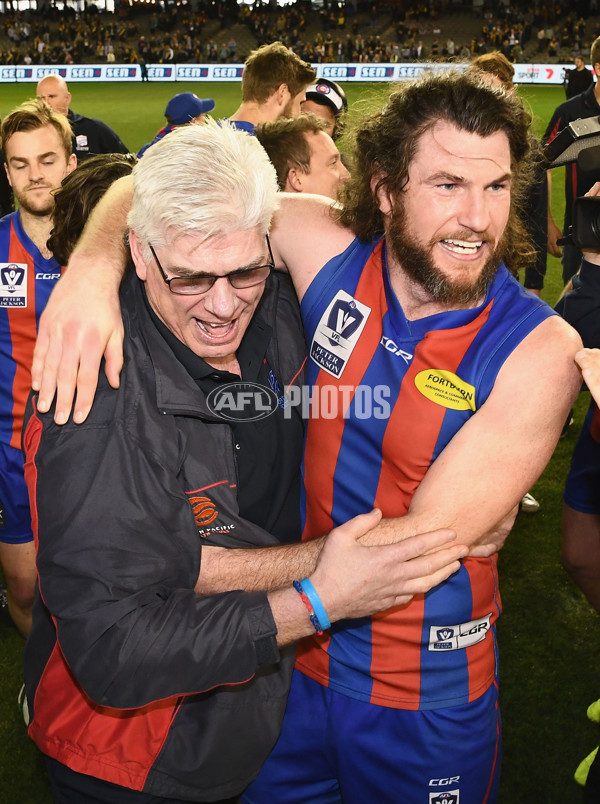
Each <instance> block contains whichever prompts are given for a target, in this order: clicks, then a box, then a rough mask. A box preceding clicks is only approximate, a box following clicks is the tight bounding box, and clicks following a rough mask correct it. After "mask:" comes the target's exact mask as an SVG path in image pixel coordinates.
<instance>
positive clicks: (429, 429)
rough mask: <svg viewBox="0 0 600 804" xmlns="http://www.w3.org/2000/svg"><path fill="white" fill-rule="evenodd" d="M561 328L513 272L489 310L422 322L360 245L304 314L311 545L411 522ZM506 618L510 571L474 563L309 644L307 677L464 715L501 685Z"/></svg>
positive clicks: (314, 290) (335, 262) (303, 663)
mask: <svg viewBox="0 0 600 804" xmlns="http://www.w3.org/2000/svg"><path fill="white" fill-rule="evenodd" d="M551 315H553V311H552V310H551V309H550V307H548V306H547V305H546V304H545V303H543V302H541V301H540V300H539V299H538V298H536V297H534V296H532V295H531V294H529V293H528V292H527V291H525V290H524V289H523V288H522V287H521V286H520V285H519V283H518V282H517V281H516V280H515V279H513V277H511V275H510V274H509V272H508V271H507V269H506V268H505V267H504V266H501V267H500V269H499V270H498V272H497V275H496V277H495V278H494V280H493V282H492V284H491V285H490V287H489V288H488V292H487V294H486V298H485V301H484V302H483V304H482V305H481V306H479V307H477V308H475V309H468V310H457V311H449V312H442V313H438V314H436V315H432V316H429V317H426V318H422V319H419V320H415V321H410V320H408V319H407V318H406V317H405V315H404V313H403V311H402V308H401V306H400V304H399V302H398V299H397V298H396V296H395V294H394V292H393V290H392V288H391V286H390V281H389V276H388V274H387V269H386V268H385V267H384V265H383V264H382V244H381V243H379V244H378V245H376V246H375V247H374V246H373V244H372V243H371V244H365V243H361V242H359V241H357V240H355V241H354V242H353V243H352V244H351V245H350V246H349V247H348V249H346V251H345V252H344V253H343V254H341V255H339V256H337V257H335V258H334V259H332V260H331V261H330V262H329V263H328V264H327V265H326V266H325V267H324V268H323V269H322V270H321V271H320V272H319V274H318V275H317V277H316V278H315V280H314V281H313V282H312V284H311V285H310V287H309V289H308V291H307V292H306V294H305V296H304V299H303V302H302V316H303V320H304V325H305V330H306V335H307V341H308V344H309V355H310V360H309V367H308V379H309V383H310V385H311V386H313V387H312V389H311V400H312V408H311V415H310V418H309V420H308V426H307V436H306V449H305V456H304V467H303V479H304V496H303V509H304V511H303V513H304V534H303V538H304V539H310V538H313V537H316V536H319V535H321V534H323V533H327V532H328V531H329V530H331V528H332V527H334V526H337V525H339V524H341V523H343V522H345V521H347V520H348V519H350V518H351V517H353V516H356V515H357V514H360V513H364V512H366V511H369V510H371V509H372V508H373V507H375V506H377V507H378V508H380V509H381V510H382V512H383V516H384V517H401V516H403V515H404V514H406V513H407V511H408V507H409V504H410V501H411V499H412V496H413V494H414V492H415V490H416V488H417V487H418V485H419V483H420V482H421V480H422V478H423V476H424V475H425V473H426V472H427V469H428V468H429V466H430V465H431V463H432V462H433V461H434V460H435V458H436V457H437V456H438V455H439V454H440V452H441V451H442V450H443V449H444V447H445V446H446V444H448V442H449V441H450V440H451V438H452V437H453V435H454V434H455V433H456V432H457V431H458V430H459V429H460V427H462V425H463V424H464V423H465V422H466V421H467V420H468V419H469V418H470V417H471V416H472V415H473V414H474V413H475V412H476V411H477V409H478V408H479V407H481V405H482V404H483V403H484V402H485V400H486V399H487V397H488V395H489V394H490V392H491V390H492V388H493V385H494V382H495V379H496V376H497V374H498V371H499V370H500V368H501V367H502V365H503V363H504V362H505V360H506V359H507V358H508V356H509V355H510V354H511V352H512V351H513V350H514V349H515V348H516V347H517V346H518V345H519V343H520V342H521V341H522V340H523V339H524V338H525V336H526V335H527V334H529V333H530V332H531V331H532V330H533V329H534V328H535V327H536V326H537V325H538V324H540V323H541V322H542V321H544V320H545V319H546V318H548V317H549V316H551ZM317 408H318V409H317ZM474 471H477V469H476V467H474ZM499 613H500V597H499V593H498V583H497V574H496V561H495V560H494V559H473V558H467V559H465V560H464V561H463V562H462V566H461V569H460V570H459V571H458V572H457V573H455V574H454V575H453V576H452V577H451V578H449V579H448V580H447V581H445V582H444V583H442V584H440V585H439V586H437V587H436V588H435V589H432V590H431V591H430V592H429V593H428V594H426V595H418V596H416V597H415V598H413V600H412V601H411V602H410V603H409V604H407V605H405V606H401V607H398V608H395V609H393V610H390V611H388V612H385V613H382V614H380V615H377V616H375V617H372V618H365V619H362V620H353V621H346V622H341V623H337V624H335V625H334V626H333V627H332V628H331V630H330V631H329V632H328V634H326V635H324V636H323V637H317V636H315V637H314V638H311V639H309V640H305V641H304V642H303V643H302V644H301V645H300V648H299V652H298V660H297V666H298V668H299V669H300V670H301V671H302V672H303V673H306V674H307V675H309V676H310V677H312V678H313V679H315V680H317V681H319V682H321V683H322V684H324V685H326V686H329V687H331V688H333V689H336V690H337V691H339V692H342V693H345V694H347V695H349V696H351V697H354V698H358V699H360V700H366V701H370V702H373V703H376V704H380V705H383V706H390V707H396V708H401V709H432V708H440V707H447V706H456V705H460V704H463V703H466V702H469V701H472V700H474V699H475V698H477V697H478V696H479V695H481V694H483V692H484V691H485V690H486V689H487V688H488V687H489V686H490V684H491V683H492V682H493V680H494V675H495V671H496V647H495V634H494V631H495V628H494V623H495V621H496V619H497V617H498V615H499Z"/></svg>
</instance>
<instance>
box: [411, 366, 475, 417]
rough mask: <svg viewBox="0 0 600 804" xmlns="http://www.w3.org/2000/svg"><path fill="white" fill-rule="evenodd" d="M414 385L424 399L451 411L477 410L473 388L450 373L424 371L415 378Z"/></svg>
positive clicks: (436, 370)
mask: <svg viewBox="0 0 600 804" xmlns="http://www.w3.org/2000/svg"><path fill="white" fill-rule="evenodd" d="M415 385H416V386H417V388H418V389H419V391H420V392H421V393H422V394H423V396H424V397H426V398H427V399H429V400H431V401H432V402H435V404H436V405H441V406H442V407H444V408H451V409H452V410H477V406H476V405H475V386H473V385H469V383H468V382H465V381H464V380H461V378H460V377H459V376H458V375H457V374H454V373H453V372H452V371H446V370H445V369H425V371H420V372H419V373H418V374H417V376H416V377H415Z"/></svg>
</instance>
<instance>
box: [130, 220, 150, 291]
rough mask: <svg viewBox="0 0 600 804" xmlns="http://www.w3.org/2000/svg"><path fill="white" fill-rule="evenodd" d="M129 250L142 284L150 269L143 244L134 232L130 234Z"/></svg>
mask: <svg viewBox="0 0 600 804" xmlns="http://www.w3.org/2000/svg"><path fill="white" fill-rule="evenodd" d="M129 248H130V249H131V257H132V259H133V264H134V265H135V272H136V274H137V275H138V277H139V278H140V279H141V280H142V282H145V281H146V277H147V274H148V267H147V266H146V260H145V259H144V255H143V250H142V244H141V241H140V239H139V237H138V236H137V235H136V233H135V232H134V231H132V230H130V232H129Z"/></svg>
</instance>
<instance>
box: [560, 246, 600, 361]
mask: <svg viewBox="0 0 600 804" xmlns="http://www.w3.org/2000/svg"><path fill="white" fill-rule="evenodd" d="M554 309H555V310H556V312H557V313H558V314H559V315H561V316H562V317H563V318H564V319H565V321H567V322H568V323H569V324H570V325H571V326H572V327H573V328H574V329H576V330H577V332H578V333H579V335H580V336H581V340H582V341H583V345H584V346H586V347H588V348H590V349H592V348H595V349H599V348H600V265H593V264H592V263H591V262H587V260H582V263H581V269H580V271H579V273H577V274H575V276H574V277H573V290H570V291H569V292H568V293H565V295H564V296H563V297H562V299H560V301H559V302H558V303H557V305H556V307H555V308H554Z"/></svg>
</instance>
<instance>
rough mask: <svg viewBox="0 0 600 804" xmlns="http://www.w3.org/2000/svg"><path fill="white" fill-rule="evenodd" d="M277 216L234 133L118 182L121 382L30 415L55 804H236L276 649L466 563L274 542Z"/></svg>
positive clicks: (439, 555)
mask: <svg viewBox="0 0 600 804" xmlns="http://www.w3.org/2000/svg"><path fill="white" fill-rule="evenodd" d="M277 199H278V193H277V183H276V178H275V171H274V169H273V167H272V165H271V164H270V162H269V161H268V158H267V155H266V153H265V152H264V150H263V149H262V147H261V146H260V144H259V143H258V142H257V140H256V139H255V138H254V137H248V136H247V135H246V134H244V133H243V132H238V131H235V130H234V129H233V127H230V126H227V125H224V126H223V127H222V128H220V127H219V126H218V125H217V124H216V123H214V122H212V121H211V122H209V124H208V125H206V126H184V127H182V128H181V129H178V130H177V131H175V132H173V133H172V134H170V135H169V136H168V137H166V138H165V139H163V140H162V141H161V142H159V143H157V144H156V145H155V146H153V147H152V148H151V149H150V150H149V151H148V153H147V154H146V155H145V157H144V159H143V160H141V161H140V162H139V163H138V165H136V167H135V169H134V181H133V204H132V207H131V211H130V214H129V241H130V246H131V255H132V258H133V262H134V265H135V271H129V274H128V277H127V279H126V280H125V283H124V286H123V289H122V293H121V303H122V306H123V313H124V327H125V342H124V348H125V365H124V369H123V373H122V375H121V380H120V385H119V388H118V390H116V391H115V390H113V389H112V388H111V387H110V386H109V384H108V382H107V381H102V383H101V385H100V387H99V389H98V395H97V397H96V401H95V404H94V406H93V410H92V412H91V414H90V416H89V418H88V419H87V421H86V423H85V424H83V425H75V424H74V423H73V422H72V421H71V422H69V423H68V424H67V425H65V426H64V427H58V426H57V425H56V424H55V422H54V421H53V414H52V413H46V414H40V413H39V412H38V409H37V398H36V397H35V396H33V397H32V399H31V401H30V405H29V410H28V417H27V418H28V421H27V425H26V432H25V435H24V448H25V451H26V455H27V470H26V474H27V480H28V486H29V493H30V500H31V506H32V510H33V512H34V535H35V540H36V548H37V566H38V573H39V591H40V595H39V596H38V598H37V600H36V604H35V608H34V626H33V630H32V634H31V637H30V640H29V642H28V644H27V648H26V658H25V676H26V688H27V697H28V701H29V706H30V712H31V714H32V721H31V724H30V727H29V734H30V736H31V737H32V738H33V739H34V741H35V742H36V744H37V745H38V746H39V748H40V749H41V750H42V752H43V753H44V754H45V755H46V762H47V768H48V771H49V774H50V779H51V783H52V787H53V792H54V795H55V799H56V800H57V801H61V802H81V801H92V800H93V801H96V802H106V804H114V802H120V804H124V802H131V803H132V804H135V802H139V803H140V804H142V803H144V804H149V802H152V804H159V802H165V804H166V803H167V802H168V803H169V804H176V802H183V801H194V802H208V801H211V802H216V801H221V802H224V801H228V802H229V801H232V797H235V796H237V795H238V794H239V793H241V792H242V790H243V789H244V788H245V787H246V785H247V784H248V783H249V782H250V781H252V780H253V779H254V777H255V776H256V775H257V773H258V771H259V768H260V766H261V764H262V763H263V761H264V760H265V759H266V757H267V754H268V753H269V750H270V749H271V748H272V746H273V744H274V742H275V740H276V738H277V735H278V733H279V730H280V726H281V720H282V718H283V711H284V708H285V701H286V696H287V691H288V687H289V681H290V674H291V669H292V667H291V665H292V661H293V650H291V648H290V647H289V646H290V645H291V644H292V643H293V642H294V641H296V640H298V639H300V638H302V637H305V636H307V635H308V634H310V633H312V632H318V633H323V628H328V627H329V624H330V622H332V621H337V620H339V619H342V618H347V617H358V616H363V615H367V614H372V613H375V612H378V611H381V610H384V609H386V608H389V607H390V606H396V605H400V604H402V603H404V602H406V601H407V600H409V599H410V597H411V596H412V595H413V594H414V593H416V592H423V591H426V590H427V589H429V588H431V587H432V586H434V585H435V584H436V583H439V582H440V581H441V580H442V579H444V578H446V577H448V575H449V574H451V573H452V572H454V571H456V570H457V569H458V566H459V565H458V561H457V560H456V559H457V558H459V557H461V556H463V555H464V554H465V553H466V548H464V547H463V546H461V545H458V544H453V545H451V546H448V543H449V542H450V541H451V540H452V538H453V533H452V532H451V531H448V530H439V531H436V532H433V533H428V534H426V535H424V536H422V535H418V536H415V537H414V538H409V539H406V540H404V541H403V542H400V543H398V544H395V545H389V546H381V547H371V546H367V544H368V539H369V536H368V532H369V531H370V530H371V529H372V528H374V527H375V526H376V525H377V523H378V522H379V520H380V513H379V512H378V511H373V512H371V513H366V514H364V515H363V516H360V517H356V518H355V519H353V520H352V521H351V522H348V523H345V524H344V525H343V526H342V527H340V528H337V529H336V530H335V531H332V532H331V533H330V534H329V536H328V537H327V538H326V539H317V540H315V541H313V542H310V543H306V544H285V543H284V542H289V541H294V540H297V539H298V538H299V535H300V528H299V513H298V512H299V501H298V497H299V465H300V455H301V449H302V439H303V423H302V420H301V416H300V411H299V409H295V410H292V411H290V410H289V404H288V402H287V396H286V394H285V393H284V391H283V389H284V388H287V387H289V386H294V384H295V383H297V382H298V381H299V377H300V376H301V373H302V368H303V364H304V362H305V358H306V352H305V344H304V339H303V336H302V329H301V322H300V319H299V314H298V308H297V304H296V302H295V299H294V292H293V290H292V287H291V285H290V284H289V283H288V281H287V280H286V279H285V278H282V277H280V276H279V275H275V274H273V273H272V268H273V260H272V256H271V253H270V246H269V242H268V239H267V232H268V230H269V226H270V224H271V217H272V215H273V213H274V211H275V208H276V206H277ZM265 388H266V389H271V393H266V395H265V394H262V393H261V392H260V389H265ZM257 394H258V399H257ZM269 400H270V403H271V404H270V407H269ZM232 401H233V402H237V403H238V404H231V403H232ZM265 405H267V407H268V412H269V415H268V416H267V417H266V418H264V416H263V414H264V409H265ZM225 413H227V414H228V415H225ZM82 455H85V459H84V460H82V459H81V456H82ZM365 534H366V536H365ZM361 537H365V538H366V540H367V542H366V543H361V542H360V541H359V539H360V538H361ZM223 548H229V549H223ZM236 548H237V549H236ZM248 548H255V549H248ZM439 548H441V549H439ZM433 549H436V550H437V552H435V553H433V554H431V555H424V554H425V553H426V552H428V551H430V550H433ZM304 575H307V576H309V577H306V578H304V579H303V580H302V581H299V580H297V579H298V578H303V576H304ZM230 590H236V591H230ZM240 590H244V591H240ZM325 612H327V614H325Z"/></svg>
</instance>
